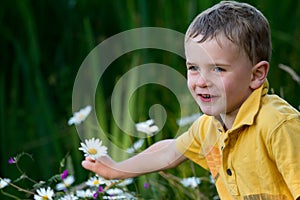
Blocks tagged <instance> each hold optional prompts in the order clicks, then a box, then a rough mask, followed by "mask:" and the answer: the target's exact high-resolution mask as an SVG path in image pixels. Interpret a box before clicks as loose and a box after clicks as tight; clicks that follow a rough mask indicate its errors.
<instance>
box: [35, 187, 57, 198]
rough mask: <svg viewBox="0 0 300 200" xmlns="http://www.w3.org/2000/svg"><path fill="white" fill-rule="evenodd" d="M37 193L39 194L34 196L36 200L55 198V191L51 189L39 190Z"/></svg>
mask: <svg viewBox="0 0 300 200" xmlns="http://www.w3.org/2000/svg"><path fill="white" fill-rule="evenodd" d="M36 192H37V194H36V195H34V199H35V200H52V197H53V196H54V191H53V190H52V189H51V188H50V187H48V188H47V189H45V188H40V189H37V190H36Z"/></svg>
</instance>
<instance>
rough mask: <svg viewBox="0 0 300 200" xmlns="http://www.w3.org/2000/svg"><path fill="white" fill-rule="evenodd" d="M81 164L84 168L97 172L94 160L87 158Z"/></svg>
mask: <svg viewBox="0 0 300 200" xmlns="http://www.w3.org/2000/svg"><path fill="white" fill-rule="evenodd" d="M81 165H82V167H83V168H85V169H87V170H90V171H93V172H95V168H96V166H95V161H94V160H89V159H85V160H83V161H82V162H81Z"/></svg>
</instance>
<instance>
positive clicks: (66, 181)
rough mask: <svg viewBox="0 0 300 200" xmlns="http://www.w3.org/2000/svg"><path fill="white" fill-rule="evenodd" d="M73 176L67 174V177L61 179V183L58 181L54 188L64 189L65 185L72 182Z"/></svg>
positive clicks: (67, 185)
mask: <svg viewBox="0 0 300 200" xmlns="http://www.w3.org/2000/svg"><path fill="white" fill-rule="evenodd" d="M74 181H75V178H74V176H72V175H70V176H67V178H65V179H63V182H62V183H58V184H57V185H56V190H58V191H61V190H65V189H67V187H69V186H70V185H71V184H72V183H74Z"/></svg>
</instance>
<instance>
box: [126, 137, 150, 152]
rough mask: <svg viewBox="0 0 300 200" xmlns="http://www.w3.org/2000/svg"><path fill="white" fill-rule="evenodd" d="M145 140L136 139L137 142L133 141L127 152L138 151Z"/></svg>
mask: <svg viewBox="0 0 300 200" xmlns="http://www.w3.org/2000/svg"><path fill="white" fill-rule="evenodd" d="M144 142H145V140H144V139H139V140H138V141H136V142H135V143H133V145H132V147H130V148H128V149H126V152H127V153H134V152H136V151H137V150H138V149H140V148H141V147H142V146H143V144H144Z"/></svg>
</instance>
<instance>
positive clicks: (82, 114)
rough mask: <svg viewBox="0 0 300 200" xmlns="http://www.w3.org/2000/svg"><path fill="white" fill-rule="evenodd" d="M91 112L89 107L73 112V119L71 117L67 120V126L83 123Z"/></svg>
mask: <svg viewBox="0 0 300 200" xmlns="http://www.w3.org/2000/svg"><path fill="white" fill-rule="evenodd" d="M91 110H92V107H91V106H86V107H85V108H82V109H81V110H79V111H78V112H75V113H74V115H73V117H71V118H70V119H69V121H68V124H69V125H72V124H75V125H77V124H80V123H81V122H83V121H84V120H85V119H86V118H87V116H88V115H89V114H90V112H91Z"/></svg>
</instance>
